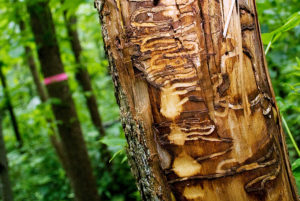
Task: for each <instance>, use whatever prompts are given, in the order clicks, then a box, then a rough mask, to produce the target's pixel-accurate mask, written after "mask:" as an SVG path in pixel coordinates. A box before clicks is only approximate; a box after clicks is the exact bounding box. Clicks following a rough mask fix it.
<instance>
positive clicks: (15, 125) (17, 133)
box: [0, 63, 23, 147]
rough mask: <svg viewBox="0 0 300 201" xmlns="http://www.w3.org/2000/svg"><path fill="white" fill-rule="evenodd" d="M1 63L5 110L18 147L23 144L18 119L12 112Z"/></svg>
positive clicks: (0, 74)
mask: <svg viewBox="0 0 300 201" xmlns="http://www.w3.org/2000/svg"><path fill="white" fill-rule="evenodd" d="M2 65H3V64H2V63H0V80H1V84H2V86H3V91H4V96H5V103H6V104H5V105H6V107H7V110H8V112H9V116H10V120H11V123H12V126H13V130H14V133H15V136H16V140H17V142H18V147H22V146H23V139H22V136H21V134H20V130H19V126H18V121H17V118H16V115H15V112H14V108H13V105H12V103H11V99H10V95H9V91H8V87H7V83H6V78H5V75H4V73H3V71H2Z"/></svg>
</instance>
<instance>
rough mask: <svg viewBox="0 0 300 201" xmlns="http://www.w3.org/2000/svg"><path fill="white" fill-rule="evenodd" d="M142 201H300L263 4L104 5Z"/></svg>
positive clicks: (186, 0)
mask: <svg viewBox="0 0 300 201" xmlns="http://www.w3.org/2000/svg"><path fill="white" fill-rule="evenodd" d="M95 6H96V7H97V9H98V11H99V14H100V19H101V21H102V30H103V37H104V42H105V47H106V50H107V53H108V56H109V60H110V65H111V71H112V76H113V80H114V85H115V89H116V96H117V99H118V101H119V104H120V108H121V116H122V122H123V126H124V129H125V133H126V137H127V140H128V144H129V146H128V156H129V161H130V164H131V167H132V171H133V173H134V175H135V176H136V178H137V182H138V187H139V190H140V192H141V194H142V198H143V200H196V201H201V200H205V201H214V200H216V201H228V200H230V201H234V200H236V201H249V200H251V201H258V200H265V201H273V200H274V201H275V200H276V201H277V200H282V201H291V200H298V199H297V192H296V189H295V184H294V179H293V176H292V174H291V170H290V166H289V160H288V155H287V150H286V147H285V139H284V133H283V131H282V127H281V122H280V119H279V117H278V116H279V115H278V108H277V106H276V103H275V98H274V93H273V90H272V87H271V82H270V78H269V75H268V70H267V65H266V62H265V57H264V51H263V47H262V43H261V38H260V28H259V24H258V21H257V13H256V6H255V0H239V1H235V0H222V1H219V0H198V1H197V0H124V1H121V0H114V1H113V0H106V1H99V0H96V2H95Z"/></svg>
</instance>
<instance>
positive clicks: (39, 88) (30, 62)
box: [17, 13, 48, 102]
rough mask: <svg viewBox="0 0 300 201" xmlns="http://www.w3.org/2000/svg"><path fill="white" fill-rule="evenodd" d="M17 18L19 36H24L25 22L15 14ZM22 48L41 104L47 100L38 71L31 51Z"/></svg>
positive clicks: (27, 48)
mask: <svg viewBox="0 0 300 201" xmlns="http://www.w3.org/2000/svg"><path fill="white" fill-rule="evenodd" d="M17 18H18V22H19V27H20V30H21V34H22V35H24V34H25V32H26V27H25V22H24V21H23V20H22V19H21V18H20V17H19V15H18V13H17ZM24 48H25V58H26V61H27V65H28V67H29V69H30V73H31V75H32V78H33V81H34V84H35V86H36V89H37V92H38V95H39V97H40V99H41V101H42V102H46V101H47V99H48V95H47V92H46V90H45V87H44V85H43V84H42V82H41V79H40V75H39V71H38V68H37V66H36V64H35V61H34V57H33V51H32V49H31V48H30V47H29V46H28V45H26V46H25V47H24Z"/></svg>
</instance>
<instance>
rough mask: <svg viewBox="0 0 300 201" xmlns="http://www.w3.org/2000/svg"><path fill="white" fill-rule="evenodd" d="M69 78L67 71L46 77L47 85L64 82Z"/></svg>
mask: <svg viewBox="0 0 300 201" xmlns="http://www.w3.org/2000/svg"><path fill="white" fill-rule="evenodd" d="M67 79H68V75H67V74H66V73H61V74H57V75H53V76H51V77H47V78H45V79H44V83H45V85H49V84H52V83H56V82H62V81H65V80H67Z"/></svg>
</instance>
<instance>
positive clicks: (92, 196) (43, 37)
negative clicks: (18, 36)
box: [27, 0, 100, 201]
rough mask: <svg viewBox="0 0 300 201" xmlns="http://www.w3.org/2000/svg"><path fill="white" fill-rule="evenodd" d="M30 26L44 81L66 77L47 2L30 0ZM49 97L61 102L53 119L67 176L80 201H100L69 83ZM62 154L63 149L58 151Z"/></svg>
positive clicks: (57, 85) (51, 88)
mask: <svg viewBox="0 0 300 201" xmlns="http://www.w3.org/2000/svg"><path fill="white" fill-rule="evenodd" d="M27 10H28V12H29V15H30V24H31V28H32V31H33V34H34V37H35V42H36V46H37V47H38V56H39V60H40V63H41V68H42V73H43V75H44V77H45V78H48V77H51V76H55V75H59V74H63V73H64V68H63V64H62V61H61V57H60V53H59V47H58V43H57V40H56V34H55V28H54V24H53V20H52V15H51V11H50V8H49V6H48V0H45V1H43V0H42V1H34V2H31V1H27ZM47 90H48V94H49V98H53V99H54V98H55V99H58V100H59V103H52V109H53V112H54V116H55V118H56V120H57V122H58V130H59V135H60V138H61V143H62V146H61V147H62V152H61V153H64V156H63V157H67V159H68V160H67V162H66V164H64V165H66V166H67V168H68V171H67V172H68V174H67V175H68V176H69V179H70V181H71V185H72V187H73V190H74V193H75V198H76V200H77V201H87V200H88V201H99V200H100V198H99V196H98V192H97V186H96V181H95V178H94V176H93V171H92V167H91V163H90V160H89V158H88V154H87V150H86V146H85V143H84V139H83V134H82V131H81V126H80V123H79V120H78V116H77V113H76V110H75V104H74V102H73V99H72V96H71V92H70V89H69V86H68V82H67V80H64V81H61V82H54V83H51V84H49V85H47ZM59 151H61V150H59Z"/></svg>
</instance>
